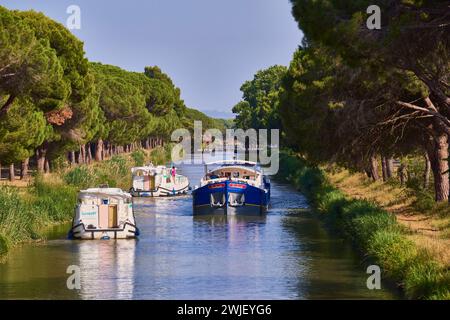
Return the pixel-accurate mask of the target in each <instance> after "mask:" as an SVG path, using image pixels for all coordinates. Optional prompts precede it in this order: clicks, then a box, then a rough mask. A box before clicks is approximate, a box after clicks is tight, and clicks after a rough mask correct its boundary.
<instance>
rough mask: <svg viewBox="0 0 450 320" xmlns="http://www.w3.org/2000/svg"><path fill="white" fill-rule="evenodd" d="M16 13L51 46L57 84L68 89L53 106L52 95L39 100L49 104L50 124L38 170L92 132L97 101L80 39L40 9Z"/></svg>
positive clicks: (40, 151) (94, 128)
mask: <svg viewBox="0 0 450 320" xmlns="http://www.w3.org/2000/svg"><path fill="white" fill-rule="evenodd" d="M16 15H17V16H18V17H20V18H21V19H22V22H23V23H24V24H26V25H27V26H29V27H30V28H31V29H32V30H33V31H34V33H35V37H36V38H37V39H38V40H39V41H41V42H46V43H48V44H49V46H50V48H52V49H53V50H52V51H53V52H54V53H55V54H56V57H57V59H58V61H59V64H60V65H61V67H62V70H63V78H62V83H61V87H62V88H67V92H68V94H67V95H65V96H64V97H63V99H62V100H58V102H59V103H58V105H57V106H55V101H54V99H44V103H42V104H43V105H44V106H43V108H49V107H51V108H50V110H49V111H50V112H49V113H48V114H46V116H47V121H48V122H49V123H50V124H51V125H52V132H51V135H49V137H48V138H47V139H46V141H44V143H43V144H42V145H41V146H40V147H39V148H38V150H37V157H38V170H39V171H43V169H44V165H45V163H46V161H48V160H49V159H51V158H55V157H57V156H58V155H59V154H61V153H62V152H65V151H69V150H70V149H73V148H74V146H83V145H84V144H85V143H86V142H87V141H89V139H90V138H91V137H92V136H93V135H94V134H95V130H96V129H97V126H96V125H95V123H96V121H97V117H98V115H99V110H98V109H96V108H97V106H98V104H96V102H95V92H94V87H93V84H94V81H93V77H92V76H91V75H90V73H89V67H88V61H87V59H86V58H85V56H84V50H83V43H82V42H81V41H79V40H78V39H77V38H76V37H75V36H74V35H72V34H71V33H70V31H69V30H67V29H66V28H65V27H64V26H63V25H62V24H60V23H57V22H55V21H53V20H51V19H49V18H47V17H46V16H45V15H43V14H42V13H37V12H34V11H25V12H16ZM52 85H55V83H52ZM92 95H94V96H92ZM61 97H62V96H61ZM42 104H41V105H42Z"/></svg>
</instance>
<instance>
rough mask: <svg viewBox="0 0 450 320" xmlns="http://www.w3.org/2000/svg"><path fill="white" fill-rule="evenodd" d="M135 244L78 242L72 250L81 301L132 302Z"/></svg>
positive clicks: (125, 242) (126, 242)
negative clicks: (123, 300) (121, 300)
mask: <svg viewBox="0 0 450 320" xmlns="http://www.w3.org/2000/svg"><path fill="white" fill-rule="evenodd" d="M135 252H136V240H128V241H99V242H96V241H80V243H79V245H78V246H77V250H76V253H75V254H76V257H77V265H78V266H79V267H80V269H81V290H80V291H79V295H80V298H82V299H125V300H129V299H132V298H133V293H134V279H135V268H134V264H135Z"/></svg>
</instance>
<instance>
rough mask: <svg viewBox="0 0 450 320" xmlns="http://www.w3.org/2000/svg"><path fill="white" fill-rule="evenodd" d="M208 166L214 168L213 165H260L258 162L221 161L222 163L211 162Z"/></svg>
mask: <svg viewBox="0 0 450 320" xmlns="http://www.w3.org/2000/svg"><path fill="white" fill-rule="evenodd" d="M206 165H207V166H212V165H223V166H228V165H231V166H235V165H238V166H257V165H258V164H257V163H256V162H253V161H245V160H221V161H215V162H210V163H207V164H206Z"/></svg>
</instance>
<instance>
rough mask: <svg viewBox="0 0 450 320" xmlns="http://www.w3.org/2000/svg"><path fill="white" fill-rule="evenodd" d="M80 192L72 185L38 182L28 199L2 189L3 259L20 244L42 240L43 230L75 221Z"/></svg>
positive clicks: (0, 249)
mask: <svg viewBox="0 0 450 320" xmlns="http://www.w3.org/2000/svg"><path fill="white" fill-rule="evenodd" d="M76 195H77V191H76V189H75V188H73V187H70V186H64V185H60V184H49V183H46V182H43V181H42V179H41V178H40V177H37V178H36V179H35V182H34V184H33V188H31V189H30V194H29V195H27V196H24V195H21V194H19V190H18V189H17V188H13V187H0V203H1V204H2V205H1V206H0V256H1V255H4V254H6V253H7V252H8V250H9V249H10V248H11V247H13V246H15V245H17V244H18V243H20V242H24V241H29V240H34V239H37V238H40V237H41V236H40V230H41V229H42V228H43V227H45V226H47V225H49V224H51V223H55V222H63V221H68V220H70V219H71V218H72V215H73V208H74V206H75V203H76Z"/></svg>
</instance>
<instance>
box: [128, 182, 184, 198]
mask: <svg viewBox="0 0 450 320" xmlns="http://www.w3.org/2000/svg"><path fill="white" fill-rule="evenodd" d="M188 191H189V184H186V185H183V186H178V187H177V188H172V189H168V188H164V187H158V188H157V189H155V190H147V191H145V190H134V189H133V188H132V189H131V190H130V194H131V195H132V196H133V197H135V198H156V197H173V196H179V195H183V194H187V193H188Z"/></svg>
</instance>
